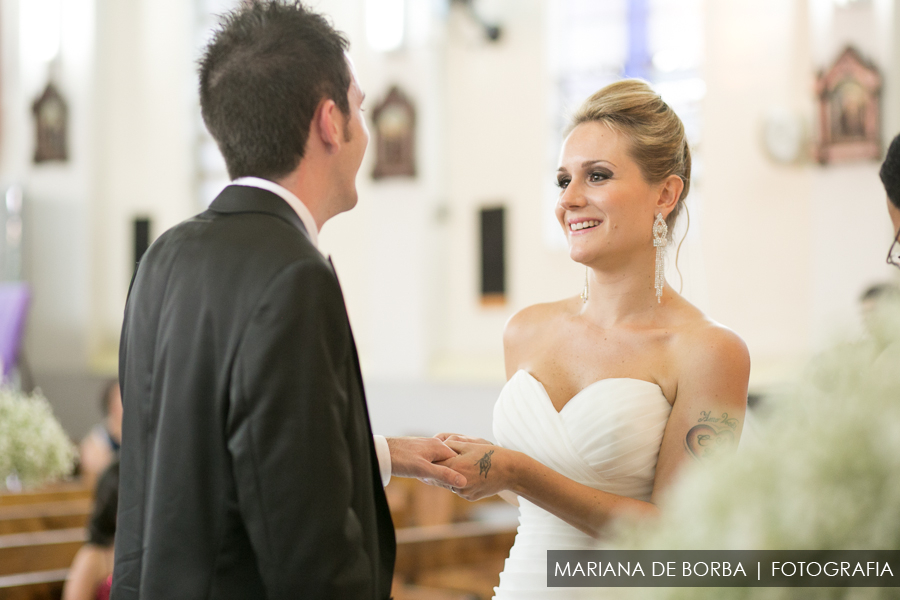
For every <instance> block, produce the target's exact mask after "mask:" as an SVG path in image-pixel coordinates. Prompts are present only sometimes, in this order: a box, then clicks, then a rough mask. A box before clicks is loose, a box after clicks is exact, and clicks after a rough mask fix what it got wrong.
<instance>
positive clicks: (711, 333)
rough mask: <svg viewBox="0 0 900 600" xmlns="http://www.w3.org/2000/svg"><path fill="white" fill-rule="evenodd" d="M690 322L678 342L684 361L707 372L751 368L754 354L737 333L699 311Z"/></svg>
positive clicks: (688, 321)
mask: <svg viewBox="0 0 900 600" xmlns="http://www.w3.org/2000/svg"><path fill="white" fill-rule="evenodd" d="M691 308H693V311H695V312H694V313H693V314H692V315H691V318H688V319H686V321H687V323H686V325H687V326H686V327H684V328H683V329H682V333H681V335H679V336H677V339H678V344H677V345H678V354H679V355H680V356H681V357H682V360H683V361H684V362H687V363H689V364H691V365H693V366H695V367H697V366H701V365H702V366H703V367H704V370H707V369H712V370H719V369H721V368H722V366H723V365H730V366H731V367H732V368H737V370H739V371H745V370H746V371H748V372H749V369H750V352H749V350H748V349H747V344H746V343H745V342H744V340H743V339H742V338H741V336H740V335H738V334H737V333H736V332H734V331H733V330H731V329H729V328H728V327H726V326H724V325H722V324H721V323H717V322H716V321H713V320H712V319H710V318H709V317H707V316H706V315H704V314H703V313H702V312H701V311H700V310H699V309H696V308H694V307H691Z"/></svg>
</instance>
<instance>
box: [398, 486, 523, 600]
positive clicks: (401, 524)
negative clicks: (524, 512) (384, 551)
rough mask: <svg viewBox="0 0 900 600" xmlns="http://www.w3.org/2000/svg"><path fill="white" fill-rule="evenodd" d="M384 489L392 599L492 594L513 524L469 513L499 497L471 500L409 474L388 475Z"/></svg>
mask: <svg viewBox="0 0 900 600" xmlns="http://www.w3.org/2000/svg"><path fill="white" fill-rule="evenodd" d="M385 492H386V493H387V495H388V502H389V504H390V507H391V514H392V516H393V518H394V524H395V526H396V527H397V530H396V535H397V561H396V567H395V585H394V596H395V597H396V598H397V600H402V599H403V598H407V597H408V598H409V599H410V600H417V599H418V598H423V599H427V598H434V599H435V600H438V599H439V598H465V599H472V600H479V599H484V600H488V599H490V598H491V597H492V596H493V588H494V586H495V585H497V584H498V583H499V581H500V571H501V570H502V569H503V563H504V561H505V560H506V557H507V556H508V555H509V549H510V548H511V547H512V544H513V541H514V539H515V535H516V525H517V524H516V523H515V522H514V521H506V522H500V523H493V522H485V521H478V520H475V519H477V517H478V513H479V512H480V511H479V509H481V508H485V507H490V506H496V505H497V504H498V503H499V504H501V505H502V504H503V500H502V499H500V498H498V497H496V496H495V497H492V498H489V499H485V500H481V501H479V502H474V503H473V502H469V501H467V500H464V499H462V498H460V497H459V496H457V495H456V494H453V493H452V492H450V491H448V490H445V489H443V488H438V487H433V486H429V485H426V484H424V483H421V482H420V481H417V480H415V479H392V480H391V483H390V485H388V487H387V489H386V490H385ZM441 594H444V595H443V596H442V595H441ZM447 594H449V595H447Z"/></svg>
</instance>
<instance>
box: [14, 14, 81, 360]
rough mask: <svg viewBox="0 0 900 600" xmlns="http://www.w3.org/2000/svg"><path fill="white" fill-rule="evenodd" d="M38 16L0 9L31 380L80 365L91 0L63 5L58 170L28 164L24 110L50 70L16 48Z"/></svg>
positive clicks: (29, 122) (30, 138)
mask: <svg viewBox="0 0 900 600" xmlns="http://www.w3.org/2000/svg"><path fill="white" fill-rule="evenodd" d="M40 8H41V7H40V6H38V5H37V4H35V3H32V4H30V5H23V4H22V3H21V2H20V1H17V0H5V1H4V2H3V3H2V11H3V19H2V20H0V23H2V58H3V69H2V75H3V77H2V94H3V97H2V102H3V115H2V156H0V181H2V183H3V184H4V185H9V184H13V183H16V184H20V185H22V186H23V189H24V192H25V207H24V216H25V221H24V225H25V230H24V242H23V246H24V247H23V250H24V257H23V259H24V264H23V270H24V276H25V278H26V279H27V281H28V282H29V283H30V284H31V287H32V294H33V296H32V298H33V299H32V306H31V313H30V317H29V320H28V324H27V330H26V341H25V352H26V356H27V360H28V361H29V362H30V364H31V366H32V368H33V369H34V370H35V371H41V370H56V371H75V370H78V369H81V368H83V366H84V364H85V362H86V360H87V349H86V348H85V345H84V337H85V333H86V331H87V328H88V306H89V296H90V289H89V285H88V274H89V268H88V262H89V247H88V228H89V218H88V206H89V203H90V198H91V177H90V170H91V166H92V163H91V158H92V157H91V155H90V152H89V148H90V145H91V140H92V135H93V131H92V112H93V111H92V102H93V90H92V87H91V81H92V78H93V74H94V65H93V33H94V28H93V21H92V19H93V14H94V4H93V1H92V0H73V1H72V2H66V3H63V4H62V11H63V13H62V26H61V28H60V29H61V35H60V69H59V72H58V77H57V78H56V83H57V86H58V87H59V89H60V90H61V92H62V94H63V95H64V96H65V97H66V99H67V101H68V109H69V124H70V128H69V146H68V149H69V155H70V157H71V160H70V161H69V162H68V163H64V164H62V163H44V164H42V165H35V164H33V163H32V157H33V156H34V147H35V130H34V120H33V117H32V103H33V102H34V100H35V99H36V98H37V97H38V96H39V95H40V94H41V93H42V92H43V90H44V87H45V86H46V84H47V81H48V75H49V64H48V63H47V62H46V61H44V60H43V59H42V58H41V56H40V55H39V54H38V53H39V51H40V48H37V49H34V48H33V46H32V45H31V44H27V43H25V42H26V40H29V39H32V38H33V37H34V36H35V28H37V27H39V26H40V21H39V16H40V14H39V10H40ZM28 9H31V10H30V13H29V12H27V11H28ZM23 10H24V11H26V12H25V14H23ZM36 13H37V14H36ZM29 17H32V18H29ZM23 25H25V27H26V29H25V30H24V31H23V30H22V26H23Z"/></svg>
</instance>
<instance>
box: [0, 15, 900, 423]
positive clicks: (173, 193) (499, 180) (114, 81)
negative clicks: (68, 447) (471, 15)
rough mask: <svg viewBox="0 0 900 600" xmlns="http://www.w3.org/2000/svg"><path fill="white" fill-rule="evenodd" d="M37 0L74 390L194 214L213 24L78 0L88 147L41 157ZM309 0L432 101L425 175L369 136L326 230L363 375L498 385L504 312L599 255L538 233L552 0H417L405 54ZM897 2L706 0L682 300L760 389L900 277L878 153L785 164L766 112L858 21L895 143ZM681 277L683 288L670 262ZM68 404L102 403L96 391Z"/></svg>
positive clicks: (367, 60) (10, 161) (21, 123)
mask: <svg viewBox="0 0 900 600" xmlns="http://www.w3.org/2000/svg"><path fill="white" fill-rule="evenodd" d="M27 1H30V0H0V8H2V10H3V19H2V20H0V27H2V28H3V29H2V34H3V36H2V40H0V41H2V44H3V47H2V52H0V60H2V86H0V94H2V100H3V120H2V141H0V143H2V146H0V149H2V154H0V180H2V181H3V182H4V183H9V182H20V183H22V184H23V185H24V186H25V190H26V194H27V202H28V207H27V217H28V223H27V229H26V235H27V246H26V250H27V262H26V277H27V278H28V280H29V281H30V282H31V283H32V285H33V288H34V293H35V299H34V304H33V310H32V314H31V318H30V321H29V329H28V337H27V345H26V350H27V352H28V358H29V359H30V361H31V363H32V367H33V370H34V371H35V375H36V377H37V378H40V377H42V376H46V378H47V379H48V380H49V381H52V387H53V388H54V389H61V390H62V389H65V387H66V384H65V382H64V380H65V377H66V376H68V375H67V374H80V376H81V377H82V378H83V376H84V375H85V374H94V375H96V376H97V377H99V376H102V375H104V374H111V373H114V371H115V359H116V349H117V341H118V334H119V327H120V324H121V313H122V308H123V306H124V300H125V294H126V292H127V286H128V282H129V279H130V276H131V270H132V264H131V260H132V257H131V253H132V249H131V247H132V239H131V220H132V219H133V218H134V217H136V216H149V217H151V218H152V219H153V234H154V235H159V234H160V233H161V232H162V231H164V230H165V229H166V228H168V227H170V226H171V225H173V224H175V223H177V222H178V221H180V220H181V219H183V218H186V217H187V216H190V215H191V214H194V213H196V212H198V210H200V206H199V202H198V200H197V193H196V191H197V190H196V185H197V181H196V180H195V177H196V171H195V166H196V164H195V156H194V152H195V138H194V136H195V130H194V129H193V128H194V125H195V122H194V120H193V119H194V114H195V113H194V111H196V110H197V101H196V75H195V64H194V62H193V61H194V60H195V58H196V46H197V44H198V40H197V39H196V37H195V31H194V20H193V19H194V18H195V16H194V14H193V8H192V3H189V2H185V1H184V0H152V1H151V0H140V1H138V2H118V1H116V0H67V1H66V2H63V5H64V6H66V7H67V8H66V10H67V11H69V12H68V13H67V17H66V18H65V19H64V20H63V23H64V26H63V44H62V46H63V47H62V65H61V66H62V69H61V73H60V77H61V80H60V81H61V88H62V90H63V93H64V94H66V97H67V99H68V100H69V102H70V116H71V138H70V141H71V155H72V160H71V161H70V162H69V163H68V164H65V165H50V166H34V165H32V164H31V162H30V156H31V153H32V149H33V129H32V128H33V123H32V119H31V117H30V112H29V107H30V102H31V101H32V100H33V98H34V97H36V96H37V94H38V93H39V92H40V90H41V89H42V87H43V85H44V84H45V83H46V70H45V66H44V65H42V64H40V63H39V61H36V60H35V59H33V57H29V56H27V55H26V54H23V53H22V52H20V43H19V42H20V39H19V36H20V35H21V33H20V31H19V10H20V8H21V6H22V3H23V2H27ZM315 4H316V6H318V7H319V8H320V9H321V10H323V11H325V12H326V13H329V14H330V15H331V16H332V17H333V19H334V21H335V23H336V24H337V26H338V28H340V29H343V30H344V31H346V32H347V34H348V36H349V37H350V40H351V43H352V48H351V55H352V57H353V59H354V62H355V63H356V67H357V71H358V73H359V77H360V80H361V83H362V85H363V88H364V89H365V91H366V92H367V94H368V99H367V101H366V104H367V107H368V109H369V110H370V111H371V110H372V109H373V108H374V107H375V106H376V105H377V103H378V102H379V101H380V100H381V99H382V98H383V97H384V95H385V94H386V93H387V90H388V88H389V87H390V85H391V84H394V83H398V84H400V85H401V87H402V88H403V89H404V91H406V92H407V94H408V95H409V96H410V97H411V98H412V99H413V101H414V103H415V104H416V107H417V110H418V122H419V135H418V138H417V157H418V166H419V176H418V177H417V178H416V179H415V180H399V179H394V180H383V181H379V182H374V181H372V180H371V178H370V177H369V174H370V173H371V170H372V168H373V166H374V162H373V159H374V155H373V154H374V153H373V150H374V144H372V145H371V146H370V153H369V155H368V156H367V158H366V160H365V161H364V163H363V167H362V169H361V171H360V175H359V179H358V184H359V192H360V202H359V205H358V206H357V208H356V209H355V210H354V211H352V212H350V213H347V214H344V215H340V216H338V217H336V218H335V219H334V220H333V221H332V222H329V223H328V224H327V225H326V226H325V228H324V230H323V232H322V235H321V241H322V247H323V250H325V251H326V252H328V253H330V254H331V255H333V257H334V261H335V264H336V267H337V271H338V274H339V275H340V277H341V281H342V284H343V287H344V291H345V296H346V301H347V305H348V311H349V314H350V318H351V321H352V323H353V326H354V330H355V333H356V337H357V342H358V344H359V347H360V354H361V358H362V361H363V368H364V371H365V375H366V377H367V379H369V380H371V381H372V382H373V383H374V384H377V386H378V387H377V390H378V392H377V394H376V395H378V396H382V397H385V398H387V397H389V396H390V394H391V390H392V389H394V388H392V387H391V386H392V385H396V386H398V387H397V388H396V389H397V390H400V392H401V393H400V396H398V397H409V398H412V397H414V396H416V395H418V394H420V393H421V394H425V393H427V392H423V391H421V390H422V389H424V388H419V387H416V386H415V385H413V384H416V385H417V383H416V382H422V381H432V382H434V381H441V382H456V383H459V382H470V383H471V382H480V384H482V385H483V384H486V385H487V386H488V387H485V388H479V389H491V390H493V389H494V388H493V387H491V386H495V385H496V384H497V383H498V382H501V381H502V380H503V378H504V377H503V365H502V345H501V335H502V329H503V325H504V323H505V321H506V319H507V318H508V317H509V316H510V315H511V314H512V313H513V312H515V311H516V310H519V309H520V308H522V307H524V306H527V305H530V304H533V303H536V302H544V301H552V300H556V299H559V298H562V297H565V296H571V295H576V294H577V293H579V292H580V289H581V285H582V281H583V269H582V268H581V267H580V266H579V265H576V264H575V263H573V262H572V261H570V260H569V259H568V256H567V253H566V251H565V249H564V248H560V247H556V246H553V245H552V244H549V243H548V242H547V241H546V236H545V234H544V231H545V228H546V219H547V215H546V211H547V207H548V204H547V198H546V194H547V185H546V182H547V181H548V180H550V179H552V176H553V169H554V166H555V163H554V162H553V161H554V160H555V159H553V158H551V156H552V155H553V153H554V151H555V149H552V148H549V146H550V144H551V143H552V142H551V140H552V139H553V136H554V135H555V134H554V131H553V127H554V126H555V123H554V118H553V115H552V114H551V112H552V110H554V109H553V108H552V103H551V98H550V92H549V89H550V88H549V86H551V85H552V83H553V82H552V76H551V73H550V68H549V67H548V64H547V63H548V59H547V53H546V44H547V43H548V37H547V16H548V14H547V13H548V11H549V10H550V9H551V2H550V1H549V0H490V1H487V0H485V1H483V2H480V3H479V6H480V7H481V9H482V10H483V12H484V14H485V16H487V17H488V18H489V19H490V20H496V21H498V22H500V23H501V24H502V25H503V26H504V37H503V39H502V41H501V42H500V43H498V44H494V45H492V44H488V43H487V42H485V41H484V40H483V39H482V38H481V37H480V34H479V33H478V32H477V31H476V30H475V28H474V27H473V26H472V23H471V21H469V20H468V19H467V18H465V17H463V15H461V14H460V13H459V12H458V11H456V10H455V9H454V10H450V9H448V8H447V6H446V5H445V3H442V2H438V1H436V0H435V1H434V2H424V1H423V2H409V3H408V6H409V7H410V8H409V10H408V14H407V16H408V19H409V20H410V23H414V24H415V26H412V25H411V26H410V27H409V30H408V34H409V37H408V39H407V48H406V50H405V51H399V52H395V53H389V54H381V53H377V52H374V51H373V50H371V48H369V47H368V44H367V42H366V38H365V23H364V17H363V15H364V10H363V6H364V2H363V0H320V1H319V2H316V3H315ZM895 4H896V2H895V1H894V0H872V1H871V2H863V3H861V6H859V7H855V8H852V9H841V10H845V11H846V10H853V11H857V12H854V13H844V14H842V15H841V14H838V15H837V17H840V18H837V17H835V15H836V14H837V13H836V12H835V11H836V10H838V9H835V8H834V6H833V3H831V2H824V1H822V0H790V1H788V2H784V1H782V0H753V1H751V0H729V2H716V1H712V0H710V1H709V2H707V4H706V9H705V16H706V26H705V32H706V56H707V58H706V64H705V66H704V73H703V75H704V78H705V80H706V84H707V94H706V97H705V100H704V104H703V138H702V142H701V147H700V148H698V149H697V151H698V152H700V153H702V156H703V161H702V172H701V173H699V177H698V187H697V191H696V195H695V197H694V198H693V199H692V202H695V204H693V205H692V211H693V212H692V215H691V216H692V221H693V223H692V233H691V236H693V237H691V238H689V243H688V244H686V250H687V252H683V253H682V257H681V267H682V271H683V272H686V273H687V274H688V275H689V277H688V281H687V282H686V285H685V293H686V296H687V297H688V299H690V300H691V301H693V302H695V303H696V304H698V306H700V307H701V308H703V309H704V310H706V311H707V312H708V313H709V315H710V316H711V317H712V318H714V319H716V320H718V321H720V322H722V323H724V324H726V325H728V326H730V327H732V328H733V329H735V330H736V331H737V332H739V333H740V334H741V335H742V336H743V337H744V339H745V340H746V341H747V343H748V345H749V347H750V351H751V356H752V359H753V364H754V370H753V383H754V385H755V386H757V387H760V388H764V387H765V386H767V385H769V384H772V383H775V382H777V381H780V380H781V379H783V377H784V376H785V375H786V374H787V373H789V372H790V371H791V369H792V368H793V367H794V366H795V365H797V364H799V363H801V362H802V360H803V358H804V357H805V356H807V355H808V354H809V353H810V352H812V351H814V350H815V349H816V348H818V347H820V346H821V345H822V344H823V343H824V342H825V341H826V340H827V339H829V338H830V336H831V335H832V334H831V331H833V330H834V329H835V328H836V329H841V330H853V329H854V328H855V327H857V323H856V315H855V311H856V296H857V295H858V294H859V292H860V291H861V289H862V286H864V285H865V284H867V283H869V282H870V281H873V280H877V279H883V278H886V277H890V276H892V272H891V271H890V270H889V269H888V268H887V267H885V266H883V264H882V263H883V260H884V256H883V255H884V254H885V252H886V250H887V246H888V245H889V243H890V240H889V237H888V227H889V226H888V221H887V217H886V215H885V214H884V213H885V211H884V197H883V191H882V190H881V187H880V184H879V183H878V179H877V168H878V166H877V164H876V163H861V164H855V165H843V166H835V167H827V168H824V167H820V166H817V165H814V164H812V163H811V162H809V161H808V160H807V161H805V162H802V163H801V164H799V165H778V164H775V163H773V162H772V161H771V160H769V159H768V158H767V157H766V155H765V153H764V148H763V145H762V139H761V137H762V124H763V120H764V117H765V115H766V114H767V113H768V112H769V111H771V110H772V109H773V108H783V109H786V110H789V111H792V112H794V113H795V114H797V115H799V117H800V118H801V119H803V120H804V122H805V123H806V125H807V127H808V128H810V127H811V124H812V122H813V121H812V120H813V118H814V114H815V113H814V111H815V105H814V101H813V97H812V85H813V70H814V69H817V68H822V67H824V66H826V65H827V64H829V63H830V62H831V61H832V60H833V58H834V56H835V53H836V52H837V49H839V48H840V47H842V46H843V44H844V43H845V42H846V41H853V42H854V43H857V44H859V46H860V48H861V50H863V52H864V53H866V54H868V55H870V56H871V57H873V58H874V59H875V60H876V61H878V62H879V64H880V65H881V67H882V70H883V73H884V74H885V75H886V76H887V82H886V90H885V102H884V107H885V142H887V141H888V140H889V139H890V137H891V136H892V134H893V133H894V132H895V131H894V130H896V129H900V102H898V100H900V89H898V84H897V82H898V81H900V60H897V58H896V57H897V56H898V55H900V48H898V45H897V44H896V43H895V42H894V41H893V39H894V37H895V36H893V32H894V31H896V30H897V27H896V23H897V20H898V13H897V11H896V10H895ZM826 9H827V10H826ZM867 11H868V12H867ZM848 15H850V16H848ZM369 114H371V113H369ZM498 204H503V205H505V206H506V208H507V231H506V235H507V261H508V263H507V290H508V292H507V302H506V304H505V305H504V306H500V307H488V306H482V305H481V303H480V301H479V298H478V293H477V292H478V282H479V264H478V255H477V247H478V220H477V217H478V210H479V209H480V208H482V207H486V206H495V205H498ZM673 255H674V249H673V252H670V259H671V257H672V256H673ZM669 276H670V281H671V282H672V283H673V285H677V275H675V273H674V270H673V269H672V266H671V262H670V268H669ZM48 385H49V384H48ZM79 385H80V386H81V387H82V388H84V389H87V387H90V386H89V385H88V384H84V385H82V384H79ZM404 386H405V387H404ZM442 389H443V388H442ZM410 390H414V391H410ZM441 393H442V394H446V396H447V397H450V396H452V394H451V393H450V392H446V391H444V392H441ZM461 393H463V392H461ZM404 394H405V395H404ZM441 397H444V396H441ZM72 402H73V403H76V404H77V403H80V404H78V406H81V405H83V406H85V407H87V406H90V407H91V408H90V410H91V411H93V410H94V409H93V405H94V404H95V401H94V398H93V397H91V398H89V399H79V400H73V401H72ZM74 405H75V404H73V406H74ZM385 406H387V404H385ZM390 406H391V407H392V408H391V409H390V410H391V411H394V410H395V408H396V407H395V406H394V404H391V405H390ZM69 408H70V409H71V407H69ZM67 410H68V409H67ZM86 410H87V409H86ZM378 410H379V409H378V408H377V407H376V408H375V409H374V413H375V414H381V413H378ZM77 412H78V411H77V410H69V413H71V414H76V413H77ZM377 418H382V419H383V417H377ZM72 419H73V420H72V421H71V422H72V423H74V425H73V428H75V429H80V428H81V427H82V424H80V422H76V421H77V419H76V418H75V417H72ZM479 423H480V422H479ZM478 426H479V427H483V424H479V425H478ZM410 427H412V425H410ZM423 427H424V428H428V427H425V426H423ZM429 427H430V426H429Z"/></svg>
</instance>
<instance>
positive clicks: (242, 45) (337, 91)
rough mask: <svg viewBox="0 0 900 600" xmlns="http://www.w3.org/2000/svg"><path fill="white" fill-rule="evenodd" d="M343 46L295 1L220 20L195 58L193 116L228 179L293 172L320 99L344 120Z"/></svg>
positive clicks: (249, 8)
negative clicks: (199, 117)
mask: <svg viewBox="0 0 900 600" xmlns="http://www.w3.org/2000/svg"><path fill="white" fill-rule="evenodd" d="M348 47H349V43H348V42H347V38H346V37H344V35H343V34H342V33H340V32H338V31H337V30H335V29H334V27H332V25H331V24H330V23H329V22H328V21H327V20H326V19H325V17H323V16H322V15H320V14H317V13H315V12H312V11H311V10H309V9H308V8H307V7H306V6H304V5H303V4H302V3H301V2H300V1H299V0H295V1H290V2H289V1H285V0H253V1H250V2H246V3H244V4H242V6H241V7H240V8H238V9H236V10H234V11H233V12H230V13H228V14H227V15H225V16H224V18H223V20H222V22H221V24H220V26H219V28H218V29H217V30H216V32H215V33H214V35H213V38H212V41H211V42H210V43H209V45H208V46H207V47H206V51H205V52H204V54H203V57H202V58H201V59H200V110H201V113H202V114H203V122H204V123H206V128H207V129H209V132H210V134H212V136H213V138H215V140H216V143H217V144H218V146H219V150H220V151H221V152H222V156H223V157H224V158H225V165H226V166H227V167H228V174H229V176H230V177H231V178H232V179H237V178H238V177H247V176H255V177H262V178H265V179H270V180H277V179H280V178H281V177H284V176H285V175H287V174H288V173H290V172H291V171H293V170H294V169H295V168H296V167H297V165H298V164H300V160H301V159H302V158H303V152H304V149H305V148H306V140H307V138H308V137H309V129H310V122H311V121H312V118H313V116H314V114H315V111H316V108H317V107H318V105H319V103H320V102H321V101H322V100H323V99H325V98H328V99H331V100H334V102H335V104H337V106H338V108H340V110H341V112H342V113H343V114H344V116H345V118H349V115H350V105H349V102H348V100H347V89H348V88H349V87H350V68H349V66H348V64H347V60H346V59H345V58H344V52H345V51H346V50H347V48H348Z"/></svg>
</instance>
